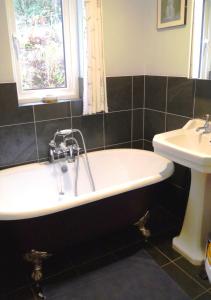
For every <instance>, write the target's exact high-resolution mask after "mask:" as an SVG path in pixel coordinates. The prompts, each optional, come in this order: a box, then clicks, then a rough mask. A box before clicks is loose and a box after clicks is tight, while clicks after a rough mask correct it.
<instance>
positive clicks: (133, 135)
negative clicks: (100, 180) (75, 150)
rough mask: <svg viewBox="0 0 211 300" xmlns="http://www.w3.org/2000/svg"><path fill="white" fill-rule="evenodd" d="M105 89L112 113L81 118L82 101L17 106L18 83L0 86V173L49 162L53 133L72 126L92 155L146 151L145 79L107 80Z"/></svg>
mask: <svg viewBox="0 0 211 300" xmlns="http://www.w3.org/2000/svg"><path fill="white" fill-rule="evenodd" d="M133 85H134V88H133ZM107 90H108V102H109V113H107V114H104V113H99V114H96V115H90V116H82V101H80V100H78V101H72V102H69V101H68V102H62V103H56V104H41V105H34V106H23V107H18V105H17V93H16V86H15V84H13V83H11V84H0V168H5V167H8V166H12V165H16V164H22V163H26V162H31V161H40V160H45V159H47V156H48V143H49V141H50V139H51V138H52V136H53V134H54V133H55V131H56V130H57V129H64V128H71V127H73V128H78V129H80V130H81V131H82V133H83V135H84V137H85V141H86V145H87V149H88V150H93V149H105V148H111V147H131V146H132V145H133V146H136V147H139V148H142V142H143V118H142V116H143V109H142V108H143V91H144V77H143V76H138V77H129V76H128V77H118V78H107ZM133 108H134V109H133ZM117 145H118V146H117Z"/></svg>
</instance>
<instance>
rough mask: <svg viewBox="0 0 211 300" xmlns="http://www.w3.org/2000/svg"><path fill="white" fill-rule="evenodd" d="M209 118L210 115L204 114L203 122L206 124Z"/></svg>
mask: <svg viewBox="0 0 211 300" xmlns="http://www.w3.org/2000/svg"><path fill="white" fill-rule="evenodd" d="M209 118H210V115H209V114H206V115H205V121H206V122H208V121H209Z"/></svg>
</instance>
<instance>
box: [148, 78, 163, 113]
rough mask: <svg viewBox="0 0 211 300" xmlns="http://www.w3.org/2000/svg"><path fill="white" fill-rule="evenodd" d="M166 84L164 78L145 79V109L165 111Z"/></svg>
mask: <svg viewBox="0 0 211 300" xmlns="http://www.w3.org/2000/svg"><path fill="white" fill-rule="evenodd" d="M166 84H167V77H165V76H146V77H145V107H146V108H151V109H155V110H160V111H165V109H166Z"/></svg>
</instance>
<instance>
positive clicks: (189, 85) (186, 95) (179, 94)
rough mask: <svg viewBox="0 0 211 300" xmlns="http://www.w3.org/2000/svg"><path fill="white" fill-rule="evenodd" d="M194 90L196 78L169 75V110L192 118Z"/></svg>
mask: <svg viewBox="0 0 211 300" xmlns="http://www.w3.org/2000/svg"><path fill="white" fill-rule="evenodd" d="M194 92H195V81H194V80H192V79H187V78H182V77H169V78H168V93H167V94H168V96H167V111H168V112H170V113H174V114H178V115H182V116H187V117H191V118H192V117H193V101H194Z"/></svg>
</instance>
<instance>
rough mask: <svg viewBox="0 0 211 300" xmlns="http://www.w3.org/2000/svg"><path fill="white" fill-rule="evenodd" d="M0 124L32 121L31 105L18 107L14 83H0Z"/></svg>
mask: <svg viewBox="0 0 211 300" xmlns="http://www.w3.org/2000/svg"><path fill="white" fill-rule="evenodd" d="M0 106H1V109H0V126H2V125H11V124H19V123H28V122H33V118H34V117H33V109H32V106H20V107H18V98H17V90H16V84H15V83H4V84H0Z"/></svg>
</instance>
